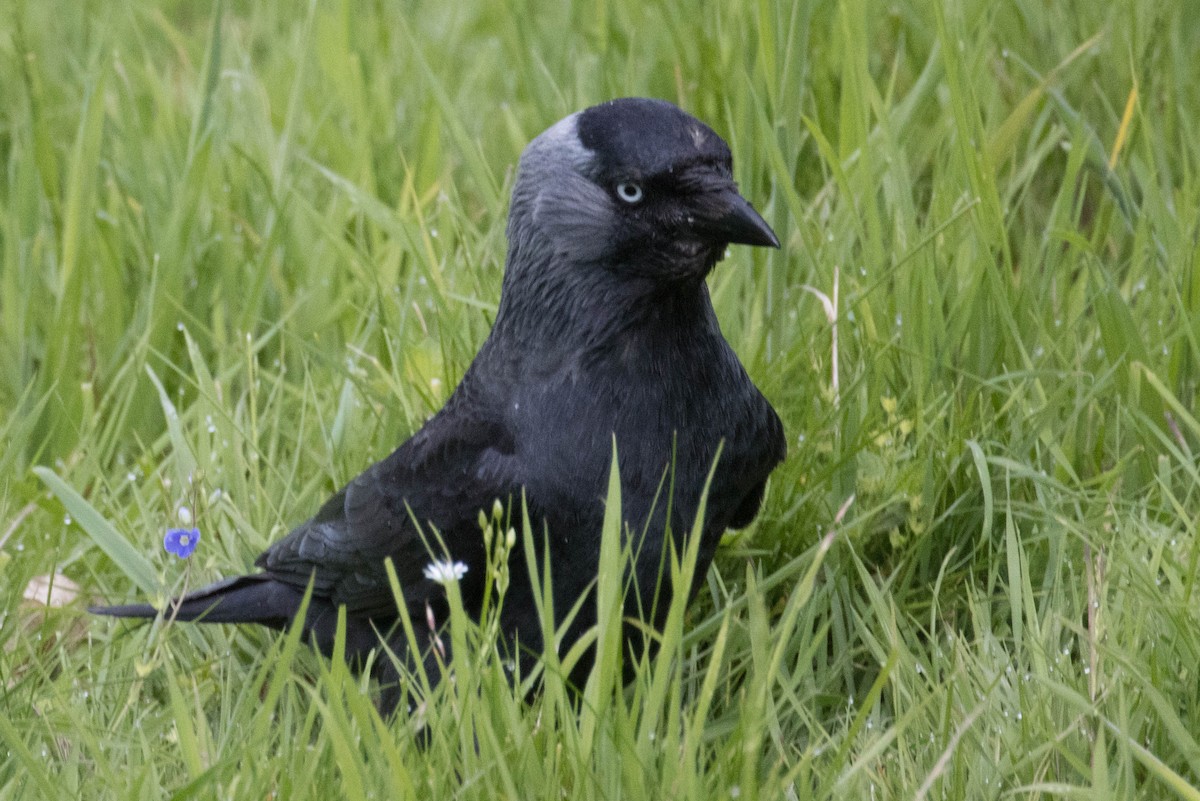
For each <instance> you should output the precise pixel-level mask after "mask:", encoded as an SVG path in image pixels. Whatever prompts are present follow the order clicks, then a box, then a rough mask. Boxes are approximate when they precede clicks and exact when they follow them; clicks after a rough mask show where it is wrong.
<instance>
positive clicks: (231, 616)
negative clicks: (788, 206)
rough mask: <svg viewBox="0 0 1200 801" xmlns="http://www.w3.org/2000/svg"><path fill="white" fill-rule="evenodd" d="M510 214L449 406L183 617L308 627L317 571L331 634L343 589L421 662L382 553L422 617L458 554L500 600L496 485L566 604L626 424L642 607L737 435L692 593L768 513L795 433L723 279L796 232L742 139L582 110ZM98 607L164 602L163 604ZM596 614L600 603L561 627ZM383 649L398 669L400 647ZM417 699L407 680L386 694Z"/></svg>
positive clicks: (522, 627)
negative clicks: (749, 249)
mask: <svg viewBox="0 0 1200 801" xmlns="http://www.w3.org/2000/svg"><path fill="white" fill-rule="evenodd" d="M507 233H508V242H509V246H508V259H507V263H506V267H505V273H504V279H503V286H502V288H501V293H500V306H499V310H498V312H497V314H496V320H495V324H494V325H493V328H492V331H491V334H490V335H489V336H488V338H487V340H486V341H485V342H484V343H483V347H482V348H480V350H479V353H478V355H477V356H476V357H475V360H474V362H473V363H472V364H471V366H470V368H469V369H468V370H467V372H466V374H465V375H464V376H463V379H462V382H461V383H460V384H459V385H458V387H457V389H455V391H454V393H453V394H452V395H451V397H450V399H449V400H448V401H447V402H446V405H445V406H444V407H443V408H442V410H441V411H439V412H438V413H437V414H436V415H435V416H434V417H433V418H431V419H430V420H429V422H427V423H426V424H425V425H424V426H423V427H422V428H421V429H420V430H419V431H417V432H416V433H415V434H414V435H413V436H412V438H411V439H409V440H408V441H407V442H405V443H404V444H402V445H401V446H400V447H399V448H398V449H397V450H396V451H395V452H394V453H392V455H391V456H388V457H387V458H386V459H384V460H383V461H381V462H379V463H377V464H374V465H372V466H371V467H369V468H368V469H367V470H366V471H365V472H364V473H362V475H360V476H358V477H357V478H355V479H353V480H352V481H350V483H349V484H347V485H346V486H345V487H344V488H343V489H342V490H341V491H339V492H338V493H337V494H336V495H334V496H333V497H332V498H330V499H329V500H328V501H327V502H326V503H325V504H324V505H323V506H322V507H321V508H320V510H319V511H318V512H317V514H316V515H315V516H314V517H313V518H312V519H311V520H309V521H308V522H306V523H303V524H301V525H300V526H298V527H297V528H296V529H295V530H294V531H292V532H291V533H290V534H289V535H288V536H286V537H285V538H283V539H282V540H280V541H279V542H277V543H275V544H274V545H273V546H271V547H270V548H269V549H268V550H267V551H266V552H265V553H263V554H262V555H261V556H259V557H258V559H257V560H256V561H255V565H256V566H257V567H259V568H261V572H258V573H255V574H252V575H248V576H239V577H236V578H230V579H226V580H224V581H220V582H217V583H216V584H213V585H211V586H209V587H206V588H204V589H201V590H198V591H196V592H193V593H191V594H189V595H187V596H186V597H184V598H183V599H181V600H179V601H176V602H174V604H173V607H174V608H173V609H171V610H168V611H169V613H170V614H173V615H174V616H175V619H177V620H196V621H202V622H207V623H260V624H263V625H265V626H270V627H272V628H278V629H282V628H286V627H287V626H289V625H290V624H291V623H292V622H293V619H294V617H295V615H296V613H297V611H298V608H299V606H300V603H301V599H302V598H303V596H304V594H305V590H306V588H307V587H308V585H309V584H310V582H311V584H312V587H313V592H312V598H311V602H310V605H309V607H308V613H307V616H306V618H305V620H304V623H303V625H304V635H305V637H306V638H311V639H312V640H313V641H314V642H315V645H316V646H317V647H318V648H319V649H320V650H321V651H323V652H325V653H327V654H328V653H329V652H330V649H331V648H332V645H333V641H334V634H335V630H336V624H337V615H338V607H339V606H344V607H345V608H346V621H347V632H346V634H347V654H348V655H350V656H352V657H357V658H363V657H365V656H366V654H367V653H368V652H369V651H370V650H371V649H372V648H375V647H377V646H378V645H379V644H380V642H381V639H382V640H383V641H386V642H387V644H388V645H389V647H390V648H391V649H392V651H393V652H394V653H395V654H398V655H400V658H401V659H411V658H414V657H415V658H426V657H423V656H420V655H415V654H409V653H408V651H409V648H408V645H407V640H406V638H405V636H404V634H403V632H401V631H398V629H399V626H398V625H397V621H398V619H399V616H398V612H397V605H396V601H395V599H394V597H393V595H392V591H391V589H390V586H389V582H388V579H387V575H386V573H385V568H384V559H385V558H386V557H391V558H392V560H393V562H394V564H395V569H396V572H397V574H398V577H399V580H400V586H401V587H402V588H403V596H404V603H405V605H406V606H407V611H408V614H409V615H410V616H411V619H412V620H413V621H414V622H416V623H418V624H419V625H420V624H423V623H424V622H425V621H426V620H427V619H429V618H432V619H433V621H434V623H435V625H437V626H440V625H442V624H443V623H444V621H445V620H446V616H447V606H446V596H445V589H444V587H443V585H442V583H441V582H442V581H444V580H446V578H447V576H446V575H443V574H444V573H449V574H452V575H453V577H454V578H456V579H457V581H458V587H459V590H460V591H461V594H462V599H463V603H464V605H465V607H466V609H467V611H468V612H471V613H472V614H478V612H479V609H480V605H481V604H482V603H483V588H484V583H485V578H486V573H487V570H486V561H487V553H486V552H485V546H484V540H483V537H482V534H481V530H480V512H481V511H483V512H484V513H485V514H489V513H490V511H491V510H492V509H493V506H494V504H495V503H496V501H497V500H499V501H500V503H501V504H503V505H504V506H505V507H507V508H508V509H510V510H511V513H512V514H513V515H518V514H520V512H521V510H522V500H523V501H524V508H526V509H528V514H529V516H530V523H531V524H532V527H533V530H534V532H535V539H536V540H537V541H538V542H539V543H544V544H545V547H548V548H549V549H550V554H549V557H550V558H549V563H550V565H551V568H552V569H551V584H552V586H553V598H554V605H555V609H556V612H557V614H559V615H560V616H561V615H563V614H565V613H566V611H567V610H570V609H571V608H572V606H574V605H575V604H576V602H577V600H578V599H579V598H580V597H582V596H584V595H586V594H587V593H589V591H590V587H591V585H592V584H593V581H594V579H595V578H596V575H597V569H598V559H599V551H600V532H601V521H602V520H603V518H604V512H605V509H604V499H605V494H606V486H607V478H608V473H609V470H610V465H611V460H612V457H613V452H614V447H613V445H614V441H615V443H616V450H617V452H618V453H619V460H618V461H619V468H620V478H621V503H622V507H621V508H622V512H623V516H624V518H625V522H626V524H627V528H626V536H627V537H635V538H637V541H636V543H634V545H635V547H634V553H635V558H634V560H633V562H632V565H633V567H632V571H633V573H634V576H633V578H634V579H635V581H634V582H633V583H632V585H631V589H630V591H629V593H628V597H627V600H626V607H625V612H626V614H627V615H629V616H632V617H634V618H636V617H638V616H643V617H645V616H646V615H648V614H649V616H650V617H651V618H652V619H651V620H650V621H649V622H651V624H652V625H656V626H660V625H661V624H662V622H663V614H664V613H665V610H666V608H667V603H665V602H664V601H663V600H662V598H661V597H659V599H658V601H657V602H656V603H655V602H653V600H652V599H653V598H654V596H655V591H656V589H657V588H659V586H660V581H659V578H660V575H661V574H662V565H663V554H664V543H665V540H666V538H667V536H668V532H669V533H670V535H671V536H672V537H673V538H674V541H675V545H676V546H677V547H681V546H682V545H683V540H684V538H685V535H686V533H687V532H688V531H690V529H691V527H692V524H693V522H694V518H695V515H696V513H697V510H698V506H699V504H700V500H701V495H702V493H703V488H704V484H705V480H706V478H707V476H708V473H709V471H710V468H712V466H713V463H714V460H715V459H717V455H718V448H720V451H719V454H720V455H719V461H718V462H717V464H716V469H715V472H714V474H713V478H712V484H711V487H710V489H709V492H708V496H707V507H706V512H705V520H704V521H703V523H702V529H701V530H702V535H701V542H700V544H699V558H698V562H697V564H696V573H695V576H696V583H694V584H693V587H691V588H688V591H689V592H694V590H695V589H696V586H697V585H698V583H699V581H700V580H702V578H703V576H704V575H705V573H706V572H707V570H708V567H709V564H710V563H711V561H712V557H713V552H714V551H715V549H716V547H717V543H718V541H719V540H720V538H721V535H722V532H724V531H725V530H726V529H728V528H739V527H742V526H745V525H747V524H748V523H749V522H750V521H751V520H752V519H753V518H754V516H755V515H756V514H757V513H758V509H759V505H760V503H761V501H762V497H763V488H764V486H765V484H766V481H767V476H768V475H769V474H770V472H771V471H772V470H773V469H774V468H775V466H776V465H777V464H779V462H780V461H781V460H782V459H783V457H784V447H785V446H784V436H783V427H782V425H781V423H780V421H779V417H778V416H777V415H776V414H775V411H774V409H772V408H771V404H770V403H768V402H767V400H766V399H765V398H764V397H763V395H762V394H761V393H760V392H759V391H758V389H757V388H756V387H755V386H754V384H753V383H751V381H750V378H749V377H748V376H747V375H746V370H745V369H744V368H743V367H742V364H741V362H739V361H738V358H737V356H736V355H734V352H733V350H732V349H731V348H730V347H729V344H728V343H727V342H726V341H725V339H724V337H723V336H722V335H721V330H720V327H719V326H718V324H717V319H716V316H715V314H714V313H713V307H712V303H711V302H710V300H709V294H708V288H707V286H706V284H705V277H706V276H707V275H708V273H709V271H710V270H711V269H712V268H713V266H714V265H715V264H716V263H717V262H718V261H720V260H721V259H722V258H723V257H724V255H725V251H726V248H727V247H728V245H729V244H730V243H741V244H746V245H758V246H769V247H779V241H778V240H777V239H776V237H775V234H774V233H773V232H772V231H771V228H770V227H769V226H768V225H767V223H766V222H765V221H764V220H763V219H762V217H760V216H759V215H758V213H756V212H755V211H754V209H753V208H751V206H750V204H749V203H748V202H747V201H746V200H745V199H744V198H743V197H742V196H741V195H740V194H739V193H738V190H737V186H736V184H735V183H734V180H733V163H732V157H731V155H730V151H729V148H728V146H727V145H726V144H725V142H724V141H723V140H722V139H721V137H720V136H718V135H717V134H716V133H714V132H713V130H712V129H711V128H709V127H708V126H707V125H705V124H704V123H702V122H700V121H699V120H697V119H695V118H694V117H692V116H690V115H688V114H686V113H684V112H683V111H681V110H680V109H678V108H676V107H675V106H673V105H671V104H670V103H667V102H664V101H661V100H648V99H642V98H628V99H622V100H613V101H611V102H607V103H603V104H601V105H598V106H594V107H592V108H589V109H586V110H584V111H581V112H578V113H575V114H572V115H570V116H569V117H566V118H565V119H563V120H561V121H560V122H558V123H557V124H556V125H554V126H553V127H551V128H550V129H548V130H547V131H545V132H544V133H542V134H541V135H540V136H538V137H537V138H536V139H534V140H533V141H532V142H531V143H530V144H529V146H528V147H527V148H526V149H525V152H524V153H523V154H522V156H521V160H520V165H519V169H518V173H517V180H516V186H515V188H514V190H513V196H512V206H511V209H510V212H509V218H508V229H507ZM418 524H419V525H418ZM515 525H516V527H517V530H518V531H519V530H520V522H519V521H516V522H515ZM443 547H444V551H443V550H442V548H443ZM521 547H522V546H521V543H520V542H518V544H517V546H516V548H515V550H514V552H513V553H512V554H511V558H510V560H509V568H510V585H509V587H508V590H507V594H506V596H505V598H504V601H503V607H502V610H501V616H500V623H501V631H502V635H503V637H504V638H505V642H506V643H507V644H508V646H509V647H512V648H514V649H518V650H519V654H520V659H521V661H522V664H524V665H529V664H531V662H530V661H529V660H530V659H531V656H530V655H533V656H534V657H536V655H538V654H540V653H541V651H542V648H543V643H542V627H541V624H540V621H539V619H538V613H537V608H536V604H535V602H534V597H533V590H532V587H531V584H532V582H531V581H530V578H529V575H528V572H527V570H526V559H525V556H524V554H523V553H522V552H521ZM539 547H542V546H541V545H539ZM431 549H432V550H431ZM680 552H682V551H680ZM544 556H546V555H545V554H539V558H538V559H537V560H536V563H537V564H543V561H542V558H543V557H544ZM443 560H445V561H443ZM464 570H465V572H464ZM666 581H667V583H668V587H667V591H668V592H670V591H671V590H670V587H669V579H667V580H666ZM660 596H661V594H660ZM651 606H653V609H654V610H655V611H654V612H648V610H649V609H650V608H651ZM589 610H591V611H589ZM93 611H95V612H98V613H100V614H105V615H113V616H116V617H153V616H155V615H157V614H158V610H156V609H154V608H152V607H151V606H149V605H144V604H141V605H130V606H111V607H104V608H97V609H94V610H93ZM594 622H595V612H594V605H592V604H591V602H587V603H585V605H584V607H583V613H582V614H580V615H578V616H577V617H576V619H575V620H574V622H573V623H572V625H571V626H570V627H569V629H568V631H567V632H566V636H565V638H564V643H563V648H568V647H569V646H570V644H571V643H572V642H574V641H575V640H576V639H577V638H578V637H579V636H580V635H581V634H582V633H583V632H584V631H586V630H587V628H588V627H589V626H591V625H592V624H593V623H594ZM626 631H627V636H631V637H632V636H635V635H634V634H633V632H634V631H635V627H632V626H630V627H627V629H626ZM636 636H640V635H636ZM429 639H430V640H432V637H430V638H429ZM374 664H375V665H377V666H381V667H379V668H378V675H379V678H380V679H381V681H382V682H383V683H385V684H393V685H394V683H395V679H396V677H397V674H396V672H395V666H394V664H393V662H392V660H391V659H389V658H388V657H386V656H385V657H382V658H377V659H376V660H375V663H374ZM588 667H589V665H588V664H587V660H586V659H585V660H583V662H581V664H580V666H579V667H578V668H577V670H576V672H575V674H574V675H573V676H572V678H573V679H574V680H576V681H580V680H582V679H584V678H586V672H587V669H588ZM400 697H402V692H401V691H397V690H396V689H395V688H394V687H391V688H389V689H387V690H385V691H384V695H383V700H382V701H381V704H380V705H381V707H382V708H384V709H389V708H391V707H394V705H395V703H396V702H397V700H398V699H399V698H400Z"/></svg>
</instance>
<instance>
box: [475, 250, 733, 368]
mask: <svg viewBox="0 0 1200 801" xmlns="http://www.w3.org/2000/svg"><path fill="white" fill-rule="evenodd" d="M709 332H715V333H717V335H718V336H719V329H718V328H717V324H716V315H715V314H714V312H713V308H712V302H711V301H710V299H709V295H708V287H707V286H706V285H705V283H704V281H703V280H700V279H696V280H689V281H678V282H672V283H664V282H661V281H656V280H653V279H650V278H642V277H637V276H634V275H630V274H629V273H622V274H617V273H615V272H613V271H610V270H606V269H604V268H602V267H598V266H594V265H593V266H590V267H588V268H582V267H581V268H580V269H579V270H577V271H576V272H574V273H571V274H564V272H563V271H562V270H556V269H544V270H534V271H531V272H528V273H526V275H525V276H523V278H522V280H521V282H520V286H519V288H516V291H514V286H510V285H509V282H508V281H507V280H506V281H505V286H504V289H503V290H502V292H501V296H500V308H499V310H498V312H497V315H496V323H495V326H494V328H493V337H499V338H502V339H503V340H505V341H506V342H507V343H510V344H511V345H513V346H515V347H519V348H521V349H522V351H523V352H526V353H530V354H534V353H537V354H541V355H548V354H551V353H554V352H556V351H559V350H567V351H576V352H577V351H581V350H582V351H591V350H594V349H603V348H609V347H613V346H614V345H615V344H617V343H626V344H627V343H628V342H629V340H630V338H631V337H634V338H637V339H640V340H643V341H644V342H645V343H646V344H647V345H651V346H652V345H653V344H654V343H662V344H668V343H669V342H671V341H672V340H674V339H676V338H678V337H681V336H682V337H688V338H691V339H693V340H695V339H697V338H701V339H702V338H703V337H704V335H705V334H707V333H709ZM623 346H624V345H623Z"/></svg>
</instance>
